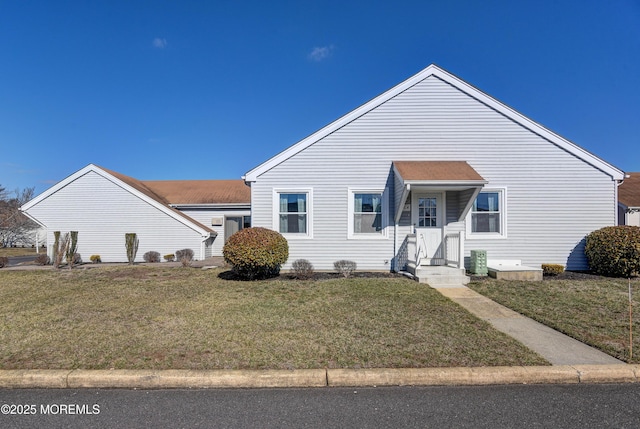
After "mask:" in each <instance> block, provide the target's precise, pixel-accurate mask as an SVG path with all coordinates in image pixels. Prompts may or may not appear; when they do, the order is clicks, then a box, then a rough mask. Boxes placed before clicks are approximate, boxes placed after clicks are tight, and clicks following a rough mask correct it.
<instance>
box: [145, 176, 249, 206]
mask: <svg viewBox="0 0 640 429" xmlns="http://www.w3.org/2000/svg"><path fill="white" fill-rule="evenodd" d="M142 184H144V186H145V187H146V188H148V189H150V190H151V191H153V193H154V194H156V195H158V196H159V197H161V198H162V199H163V200H165V201H166V202H167V204H170V205H172V206H183V205H184V206H187V205H209V204H211V205H227V204H236V205H241V204H244V205H250V204H251V188H249V187H248V186H247V185H246V184H245V183H244V181H243V180H155V181H151V180H145V181H143V182H142Z"/></svg>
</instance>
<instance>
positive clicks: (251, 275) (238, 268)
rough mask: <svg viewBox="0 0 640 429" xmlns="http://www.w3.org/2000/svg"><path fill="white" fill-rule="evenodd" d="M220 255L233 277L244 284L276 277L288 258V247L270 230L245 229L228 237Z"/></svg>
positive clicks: (284, 241)
mask: <svg viewBox="0 0 640 429" xmlns="http://www.w3.org/2000/svg"><path fill="white" fill-rule="evenodd" d="M222 253H223V255H224V260H225V261H226V262H227V263H228V264H230V265H231V267H232V268H231V269H232V271H233V272H234V273H235V275H236V276H238V277H239V278H242V279H247V280H256V279H263V278H269V277H275V276H277V275H278V274H279V273H280V267H281V266H282V264H284V263H285V262H287V259H288V258H289V244H288V243H287V240H286V239H285V238H284V237H283V236H282V234H280V233H278V232H276V231H272V230H270V229H266V228H261V227H254V228H244V229H241V230H240V231H238V232H236V233H235V234H233V235H232V236H231V237H229V240H227V242H226V243H225V245H224V247H223V249H222Z"/></svg>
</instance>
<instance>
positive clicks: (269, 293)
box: [0, 266, 545, 369]
mask: <svg viewBox="0 0 640 429" xmlns="http://www.w3.org/2000/svg"><path fill="white" fill-rule="evenodd" d="M220 273H221V271H220V270H198V269H190V268H187V269H185V268H168V267H157V268H156V267H142V266H123V267H100V268H91V269H76V270H71V271H67V270H63V271H55V270H43V271H7V272H1V273H0V308H1V312H0V314H1V315H2V316H0V317H1V318H0V341H1V343H2V348H1V349H0V368H3V369H10V368H69V369H71V368H87V369H93V368H95V369H98V368H152V369H165V368H186V369H215V368H229V369H262V368H265V369H266V368H285V369H286V368H325V367H331V368H357V367H438V366H484V365H538V364H544V363H545V362H544V361H543V360H542V359H541V358H540V357H539V356H537V355H535V354H533V353H532V352H531V351H529V350H528V349H526V348H525V347H524V346H522V345H521V344H519V343H517V342H516V341H514V340H512V339H511V338H509V337H507V336H505V335H503V334H501V333H499V332H497V331H495V330H494V329H493V328H491V327H490V326H489V325H488V324H487V323H485V322H483V321H481V320H479V319H477V318H475V317H474V316H472V315H470V314H469V313H467V312H466V311H464V310H463V309H462V308H460V307H459V306H457V305H456V304H454V303H452V302H451V301H449V300H447V299H446V298H444V297H442V296H441V295H440V294H438V293H437V292H435V291H433V290H431V289H429V288H428V287H425V286H424V285H420V284H419V283H416V282H413V281H410V280H407V279H402V278H384V279H370V278H368V279H358V278H354V279H330V280H320V281H292V280H279V279H275V280H267V281H259V282H239V281H230V280H224V279H222V278H220V277H219V274H220Z"/></svg>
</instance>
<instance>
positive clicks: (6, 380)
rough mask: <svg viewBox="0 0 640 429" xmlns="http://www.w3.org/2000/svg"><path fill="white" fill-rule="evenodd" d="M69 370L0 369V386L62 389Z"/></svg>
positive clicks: (65, 385)
mask: <svg viewBox="0 0 640 429" xmlns="http://www.w3.org/2000/svg"><path fill="white" fill-rule="evenodd" d="M70 372H71V371H70V370H55V369H30V370H22V369H20V370H6V371H0V388H9V389H18V388H26V389H28V388H42V389H64V388H65V387H67V375H68V374H69V373H70Z"/></svg>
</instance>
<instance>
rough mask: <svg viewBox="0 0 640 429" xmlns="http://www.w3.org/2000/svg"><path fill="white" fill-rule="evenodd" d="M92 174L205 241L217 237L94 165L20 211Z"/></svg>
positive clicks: (75, 174) (24, 206) (67, 179)
mask: <svg viewBox="0 0 640 429" xmlns="http://www.w3.org/2000/svg"><path fill="white" fill-rule="evenodd" d="M90 172H94V173H96V174H98V175H100V176H102V177H103V178H105V179H107V180H109V181H111V182H112V183H114V184H116V185H117V186H119V187H121V188H122V189H124V190H126V191H127V192H130V193H131V194H133V195H135V196H136V197H138V198H140V199H141V200H143V201H145V202H146V203H148V204H150V205H151V206H153V207H155V208H156V209H158V210H160V211H161V212H163V213H165V214H167V215H169V216H170V217H172V218H173V219H175V220H177V221H178V222H180V223H182V224H183V225H185V226H187V227H188V228H191V229H193V230H194V231H196V232H198V233H199V234H200V235H201V236H202V237H203V239H207V238H209V237H215V236H216V235H217V234H216V232H215V231H212V230H208V229H206V228H203V226H201V225H198V224H196V223H195V222H192V221H190V220H189V219H188V218H187V217H185V216H183V215H182V214H180V213H179V212H176V211H174V209H171V208H170V207H168V206H166V205H164V204H161V203H159V202H158V201H156V200H154V199H153V198H150V197H149V196H147V195H145V194H144V193H142V192H140V191H138V190H137V189H135V188H134V187H132V186H130V185H128V184H127V183H125V182H123V181H122V180H120V179H118V178H117V177H114V176H113V175H111V174H109V173H108V172H106V171H104V170H103V169H101V168H100V167H98V166H97V165H94V164H89V165H87V166H86V167H84V168H83V169H81V170H78V171H76V172H75V173H73V174H72V175H70V176H68V177H67V178H65V179H63V180H61V181H60V182H58V183H57V184H55V185H54V186H52V187H51V188H49V189H48V190H46V191H45V192H43V193H42V194H40V195H38V196H37V197H36V198H34V199H33V200H31V201H29V202H28V203H26V204H25V205H23V206H22V207H20V210H21V211H22V212H25V213H26V212H27V211H28V210H29V209H30V208H31V207H33V206H35V205H36V204H38V203H40V202H41V201H43V200H44V199H46V198H48V197H49V196H51V195H53V194H54V193H56V192H58V191H59V190H60V189H62V188H64V187H65V186H67V185H69V184H70V183H72V182H74V181H75V180H77V179H79V178H80V177H82V176H84V175H85V174H87V173H90Z"/></svg>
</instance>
